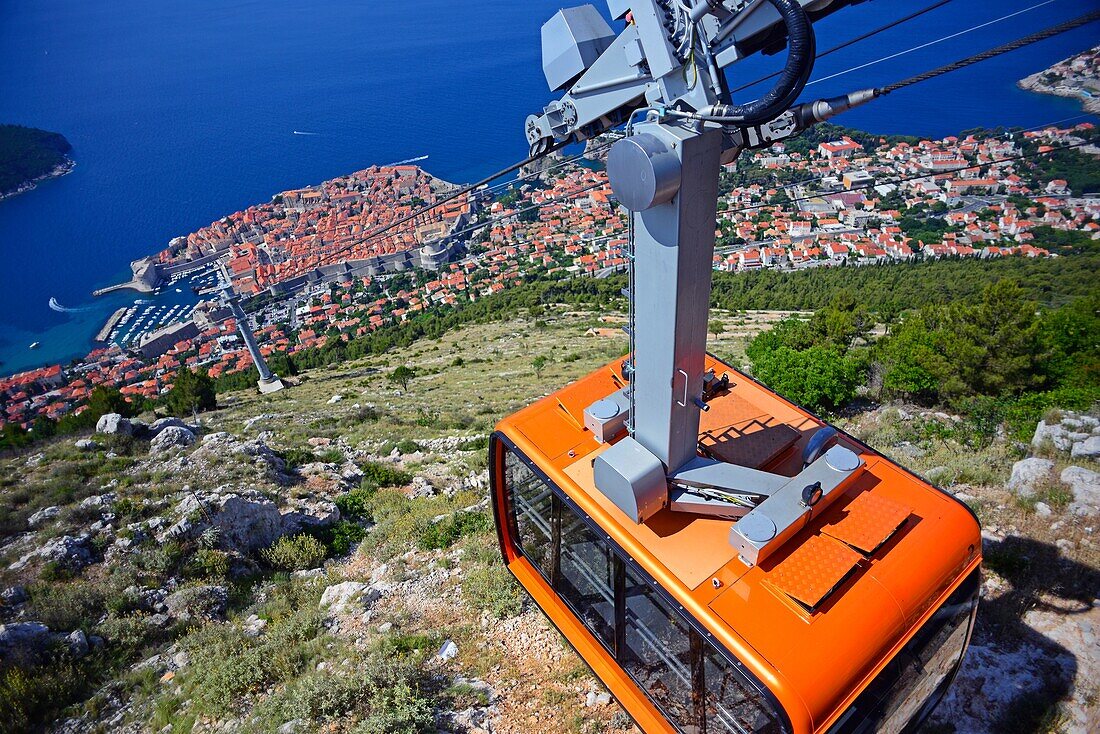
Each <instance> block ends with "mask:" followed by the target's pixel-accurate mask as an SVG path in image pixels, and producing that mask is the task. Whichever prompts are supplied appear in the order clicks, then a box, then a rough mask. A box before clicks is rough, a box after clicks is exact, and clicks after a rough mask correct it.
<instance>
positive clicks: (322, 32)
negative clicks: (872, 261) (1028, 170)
mask: <svg viewBox="0 0 1100 734" xmlns="http://www.w3.org/2000/svg"><path fill="white" fill-rule="evenodd" d="M1037 2H1038V0H998V1H997V2H992V0H955V2H952V3H950V4H949V5H947V6H945V7H944V8H941V9H939V10H936V11H934V12H932V13H929V14H928V15H926V16H924V17H922V18H920V19H918V20H916V21H913V22H911V23H908V24H906V25H905V26H902V27H901V28H898V29H895V30H892V31H890V32H887V33H884V34H882V35H880V36H878V37H876V38H874V39H873V40H871V41H866V42H863V43H860V44H857V45H855V46H853V47H851V48H848V49H845V50H844V51H842V52H839V53H836V54H833V55H832V56H830V57H828V58H826V59H824V60H822V61H821V62H819V64H818V67H817V69H816V71H815V75H814V76H815V78H821V77H824V76H827V75H829V74H832V73H835V72H838V71H841V70H843V69H846V68H849V67H851V66H854V65H856V64H862V63H865V62H867V61H871V60H874V59H878V58H880V57H882V56H885V55H887V54H891V53H895V52H897V51H900V50H904V49H907V48H910V47H912V46H916V45H918V44H920V43H922V42H925V41H929V40H932V39H935V38H939V37H941V36H944V35H947V34H949V33H952V32H954V31H957V30H962V29H964V28H967V27H969V26H972V25H975V24H978V23H982V22H985V21H988V20H991V19H993V18H996V17H998V16H1001V15H1004V14H1007V13H1010V12H1013V11H1016V10H1023V9H1025V8H1032V9H1030V10H1027V11H1026V12H1023V13H1021V14H1020V15H1018V16H1016V17H1014V18H1012V19H1011V20H1008V21H1003V22H999V23H995V24H993V25H991V26H989V27H987V28H984V29H982V30H981V31H977V32H972V33H967V34H963V35H961V36H959V37H958V38H955V39H952V40H950V41H947V42H944V43H940V44H936V45H933V46H931V47H929V48H926V49H923V50H921V51H918V52H915V53H911V54H908V55H905V56H902V57H900V58H897V59H894V60H891V61H889V62H885V63H880V64H876V65H872V66H869V67H867V68H865V69H863V70H862V71H860V72H857V73H851V74H846V75H842V76H839V77H836V78H834V79H831V80H829V81H826V82H823V83H820V84H817V85H814V86H813V87H811V88H810V91H812V93H813V96H814V97H817V96H826V95H832V94H838V93H842V92H845V91H848V90H850V89H853V88H858V87H864V86H869V85H878V84H882V83H886V82H889V81H893V80H895V79H898V78H901V77H904V76H908V75H910V74H912V73H914V72H917V71H920V70H924V69H927V68H930V67H933V66H938V65H940V64H942V63H945V62H947V61H950V60H953V59H956V58H958V57H961V56H964V55H966V54H968V53H971V52H973V51H974V50H977V49H980V48H988V47H991V46H993V45H996V44H999V43H1003V42H1005V41H1007V40H1010V39H1012V38H1015V37H1017V36H1019V35H1023V34H1026V33H1029V32H1032V31H1034V30H1037V29H1039V28H1042V27H1046V26H1048V25H1052V24H1054V23H1057V22H1060V21H1062V20H1066V19H1068V18H1070V17H1074V16H1076V15H1078V14H1080V13H1082V12H1084V11H1085V10H1088V9H1092V8H1095V7H1097V3H1096V2H1082V1H1081V0H1048V2H1045V3H1041V4H1039V7H1032V6H1035V5H1036V4H1037ZM563 4H566V5H569V4H577V3H575V2H569V3H565V2H564V0H524V1H523V2H516V1H515V0H478V1H477V2H454V1H453V0H422V1H421V2H415V3H410V2H395V1H394V0H370V1H369V2H338V1H335V0H332V1H328V2H316V1H314V0H294V1H293V2H291V1H289V0H187V2H168V1H167V0H111V1H110V2H87V0H5V1H4V2H2V3H0V69H2V70H3V73H2V74H0V121H2V122H10V123H18V124H23V125H31V126H34V127H40V128H45V129H48V130H55V131H58V132H61V133H63V134H64V135H65V136H66V137H67V138H68V139H69V140H70V141H71V142H72V144H73V148H74V150H73V157H74V158H75V159H76V163H77V166H76V170H75V171H74V172H73V173H71V174H70V175H68V176H64V177H62V178H60V179H58V180H55V181H50V182H47V183H45V184H43V185H41V186H40V187H39V188H38V189H37V190H35V191H32V192H30V193H27V194H23V195H21V196H17V197H14V198H12V199H8V200H4V201H0V263H2V266H0V374H6V373H10V372H14V371H18V370H22V369H26V368H30V367H34V366H37V365H40V364H45V363H48V362H57V361H62V362H64V361H68V360H70V359H73V358H76V357H80V356H82V355H84V354H85V353H87V351H88V350H89V349H90V348H91V347H92V346H93V344H92V337H93V336H94V334H95V332H96V331H97V330H98V328H99V327H100V326H101V325H102V323H103V321H104V320H105V319H106V318H107V316H109V315H110V313H111V312H112V311H113V310H114V309H116V308H118V307H119V306H121V305H128V304H131V303H132V302H133V300H134V299H135V298H138V297H139V296H138V295H137V294H134V293H132V292H123V293H120V294H114V295H110V296H107V297H104V298H101V299H94V300H93V299H92V297H91V291H92V290H93V289H94V288H97V287H100V286H103V285H107V284H110V283H113V282H117V281H120V280H125V279H127V278H128V275H129V262H130V260H132V259H135V258H138V257H141V256H143V255H147V254H150V253H153V252H155V251H157V250H159V249H161V248H163V247H164V246H165V244H166V243H167V241H168V240H169V239H170V238H172V237H175V236H178V235H184V234H187V233H188V232H191V231H193V230H195V229H197V228H199V227H202V226H203V225H205V224H208V223H209V222H211V221H213V220H215V219H217V218H219V217H222V216H225V215H226V214H229V213H232V212H234V211H237V210H240V209H242V208H245V207H247V206H249V205H251V204H254V203H257V202H261V201H266V200H268V199H270V198H271V196H273V195H274V194H276V193H278V192H279V191H281V190H284V189H288V188H293V187H298V186H303V185H308V184H314V183H318V182H320V181H322V180H324V179H327V178H331V177H334V176H338V175H340V174H344V173H348V172H351V171H354V170H357V169H360V168H363V167H366V166H369V165H371V164H385V163H390V162H394V161H398V160H401V159H406V158H412V157H416V156H421V155H428V156H430V157H429V158H428V159H427V160H426V161H423V162H422V163H421V165H423V166H424V167H425V168H427V169H428V170H429V171H431V172H432V173H434V174H436V175H438V176H441V177H443V178H445V179H447V180H451V181H456V182H459V181H470V180H474V179H477V178H479V177H480V176H482V175H484V174H486V173H488V172H490V171H493V170H496V169H498V168H501V167H503V166H504V165H507V164H508V163H511V162H513V161H515V160H518V159H520V158H522V157H523V156H524V155H525V152H526V150H525V149H526V143H525V140H524V136H523V121H524V119H525V117H526V116H527V115H528V114H529V113H531V112H535V111H538V110H539V109H541V107H542V106H543V105H544V104H545V103H546V102H548V101H549V100H550V99H551V98H552V95H551V94H550V92H548V91H547V89H546V84H545V81H544V79H543V76H542V72H541V65H540V42H539V28H540V26H541V24H542V23H543V22H544V21H545V20H546V19H547V18H549V17H550V16H551V15H552V14H553V13H554V12H555V11H556V10H557V8H559V7H561V6H562V5H563ZM595 4H596V5H597V7H599V8H600V9H601V11H603V12H606V5H605V4H603V3H602V2H598V0H597V2H596V3H595ZM924 4H925V2H924V0H920V1H919V2H913V1H911V0H873V1H872V2H865V3H862V4H860V5H857V6H855V7H852V8H847V9H844V10H842V11H840V12H838V13H836V14H834V15H833V16H831V17H830V18H827V19H826V20H824V21H822V22H821V23H819V24H818V25H817V33H818V47H819V49H825V48H828V47H830V46H832V45H834V44H835V43H839V42H840V41H843V40H846V39H848V38H850V37H852V36H855V35H857V34H859V33H861V32H863V31H865V30H869V29H871V28H874V27H876V26H879V25H881V24H883V23H885V22H886V21H888V20H890V19H892V18H895V17H899V16H901V15H904V14H906V13H909V12H911V11H912V10H913V9H915V8H917V7H920V6H923V5H924ZM1098 42H1100V24H1093V25H1091V26H1087V27H1085V28H1082V29H1079V30H1077V31H1074V32H1071V33H1068V34H1065V35H1063V36H1060V37H1058V38H1056V39H1052V40H1048V41H1044V42H1042V43H1040V44H1038V45H1035V46H1032V47H1029V48H1027V49H1024V50H1021V51H1017V52H1015V53H1013V54H1011V55H1008V56H1005V57H1001V58H999V59H996V60H994V61H990V62H986V63H984V64H981V65H978V66H975V67H972V68H970V69H967V70H965V71H963V72H960V73H957V74H952V75H950V76H948V77H945V78H942V79H939V80H936V81H934V82H931V83H928V84H924V85H921V86H919V87H915V88H913V89H910V90H904V91H901V92H898V93H896V94H894V95H892V96H891V97H889V98H888V99H887V100H885V101H882V102H878V103H875V104H874V105H871V106H868V107H866V108H863V109H860V110H857V111H853V112H852V113H850V114H848V115H846V116H844V117H842V118H839V119H838V120H837V121H838V122H840V123H842V124H848V125H852V126H857V127H862V128H864V129H868V130H872V131H875V132H884V133H913V134H922V135H946V134H950V133H954V132H958V131H959V130H962V129H965V128H969V127H974V126H977V125H986V126H995V125H1019V126H1025V127H1032V126H1038V125H1042V124H1045V123H1050V122H1055V121H1059V120H1064V119H1066V118H1074V117H1076V116H1078V115H1080V114H1081V110H1080V107H1079V106H1078V105H1077V104H1076V103H1075V102H1073V101H1070V100H1063V99H1057V98H1052V97H1046V96H1039V95H1034V94H1030V93H1026V92H1023V91H1021V90H1019V89H1017V88H1016V87H1015V86H1014V84H1015V82H1016V80H1017V79H1019V78H1021V77H1023V76H1025V75H1027V74H1029V73H1032V72H1034V71H1037V70H1039V69H1042V68H1044V67H1046V66H1048V65H1050V64H1051V63H1053V62H1055V61H1058V60H1060V59H1062V58H1065V57H1067V56H1070V55H1072V54H1074V53H1076V52H1079V51H1081V50H1083V49H1085V48H1088V47H1089V46H1091V45H1094V44H1096V43H1098ZM779 63H781V59H780V58H777V57H770V58H762V59H755V58H754V59H750V60H748V61H746V62H745V63H743V64H741V65H739V66H738V67H736V68H734V69H732V70H731V72H730V77H731V80H732V81H733V83H734V85H735V86H737V85H739V84H740V83H743V82H744V81H748V80H751V79H754V78H756V77H757V76H759V75H760V74H762V73H766V72H768V71H771V70H772V69H774V68H776V65H777V64H779ZM763 91H764V90H763V87H758V88H756V89H754V90H750V92H754V93H757V94H758V93H762V92H763ZM750 92H746V93H745V94H746V95H747V94H749V93H750ZM754 96H755V94H754ZM745 98H746V99H748V97H745ZM295 131H298V132H299V133H314V134H309V135H302V134H295ZM185 291H186V289H185ZM51 297H53V298H56V299H57V302H58V303H60V304H62V305H63V306H64V307H66V308H68V309H72V310H71V311H68V312H58V311H55V310H52V309H50V308H49V306H48V302H49V299H50V298H51ZM141 297H143V298H144V296H141ZM188 297H189V294H188V293H186V292H185V293H184V294H176V293H175V291H174V289H170V290H169V291H168V292H167V293H165V294H164V295H162V296H159V297H158V299H160V300H159V301H158V302H172V301H176V300H186V299H187V298H188ZM32 342H41V347H40V348H39V349H36V350H30V349H28V345H29V344H30V343H32Z"/></svg>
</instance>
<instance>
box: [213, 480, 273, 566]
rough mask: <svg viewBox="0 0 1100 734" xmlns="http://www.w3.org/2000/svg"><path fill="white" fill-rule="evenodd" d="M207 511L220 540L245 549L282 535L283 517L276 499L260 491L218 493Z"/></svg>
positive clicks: (228, 544)
mask: <svg viewBox="0 0 1100 734" xmlns="http://www.w3.org/2000/svg"><path fill="white" fill-rule="evenodd" d="M211 509H212V511H211V512H210V514H211V517H212V519H213V521H214V526H215V527H216V528H218V532H219V536H218V537H219V539H220V540H221V542H222V544H223V545H224V546H226V547H228V548H230V549H232V550H237V551H240V552H241V553H248V552H250V551H253V550H255V549H257V548H266V547H268V546H269V545H271V544H272V543H274V542H275V541H276V540H278V539H279V536H280V535H282V527H283V518H282V516H281V515H280V514H279V508H278V507H276V506H275V503H274V502H272V501H271V500H269V499H267V498H266V497H264V496H263V495H261V494H260V493H259V492H256V493H254V494H250V495H248V496H244V495H237V494H231V495H226V496H223V497H220V498H219V500H218V501H217V503H216V504H215V506H214V507H213V508H211Z"/></svg>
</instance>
